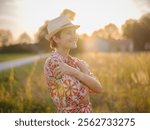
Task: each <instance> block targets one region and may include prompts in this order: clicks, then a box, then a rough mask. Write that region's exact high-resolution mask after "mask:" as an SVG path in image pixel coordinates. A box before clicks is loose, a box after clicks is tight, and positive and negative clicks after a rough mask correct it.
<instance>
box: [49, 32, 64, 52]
mask: <svg viewBox="0 0 150 130" xmlns="http://www.w3.org/2000/svg"><path fill="white" fill-rule="evenodd" d="M61 32H62V31H59V32H57V33H56V34H54V35H53V36H56V37H58V38H60V35H61ZM53 36H52V37H51V39H50V48H51V49H52V50H54V49H55V48H56V47H57V43H56V42H55V41H54V39H53Z"/></svg>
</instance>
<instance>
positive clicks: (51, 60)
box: [44, 52, 61, 69]
mask: <svg viewBox="0 0 150 130" xmlns="http://www.w3.org/2000/svg"><path fill="white" fill-rule="evenodd" d="M60 60H61V59H60V57H59V56H57V55H56V54H55V53H53V52H52V53H51V55H50V56H49V57H48V58H47V59H46V61H45V65H44V67H50V68H52V69H53V68H55V67H56V66H57V65H58V62H59V61H60Z"/></svg>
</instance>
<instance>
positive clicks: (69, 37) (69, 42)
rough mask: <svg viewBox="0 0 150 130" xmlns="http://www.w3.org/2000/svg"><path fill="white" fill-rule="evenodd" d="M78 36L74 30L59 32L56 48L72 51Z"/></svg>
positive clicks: (68, 29)
mask: <svg viewBox="0 0 150 130" xmlns="http://www.w3.org/2000/svg"><path fill="white" fill-rule="evenodd" d="M77 41H78V36H77V34H76V29H75V28H67V29H64V30H62V31H61V34H60V37H59V40H58V44H57V45H58V47H63V48H65V49H73V48H76V47H77Z"/></svg>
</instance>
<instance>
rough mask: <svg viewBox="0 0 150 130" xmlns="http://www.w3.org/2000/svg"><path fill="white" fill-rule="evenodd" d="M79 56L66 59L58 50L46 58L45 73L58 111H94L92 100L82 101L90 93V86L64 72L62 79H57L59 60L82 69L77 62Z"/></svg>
mask: <svg viewBox="0 0 150 130" xmlns="http://www.w3.org/2000/svg"><path fill="white" fill-rule="evenodd" d="M76 60H77V58H74V57H71V56H68V60H67V61H65V60H64V59H63V57H62V56H61V55H60V54H59V53H58V52H55V51H54V52H52V53H51V56H50V57H49V58H48V59H47V60H46V62H45V65H44V74H45V77H46V81H47V85H48V90H49V93H50V96H51V98H52V100H53V102H54V104H55V105H56V107H57V109H58V112H67V113H69V112H70V113H74V112H81V113H89V112H92V105H91V102H90V101H88V103H87V104H83V103H82V102H81V101H82V100H83V99H84V97H85V96H87V95H89V92H92V90H89V89H88V87H87V86H86V85H85V84H83V83H82V82H81V81H79V80H78V79H76V78H75V77H72V76H70V75H65V74H63V75H62V77H61V78H60V79H56V78H55V77H54V74H53V70H54V68H55V67H57V66H58V62H59V61H63V62H65V63H66V64H68V65H69V66H71V67H74V68H76V69H78V70H79V71H80V69H79V68H78V66H77V63H76Z"/></svg>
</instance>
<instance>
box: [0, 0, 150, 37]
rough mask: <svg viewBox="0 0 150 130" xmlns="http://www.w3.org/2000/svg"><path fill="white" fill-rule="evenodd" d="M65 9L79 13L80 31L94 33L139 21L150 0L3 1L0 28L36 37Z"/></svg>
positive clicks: (1, 0) (77, 15) (0, 12)
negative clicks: (39, 31)
mask: <svg viewBox="0 0 150 130" xmlns="http://www.w3.org/2000/svg"><path fill="white" fill-rule="evenodd" d="M65 8H68V9H71V10H73V11H74V12H76V17H75V21H73V23H76V24H80V25H81V27H80V29H79V30H78V32H79V33H87V34H91V33H92V32H93V31H94V30H97V29H99V28H102V27H103V26H105V25H107V24H108V23H110V22H112V23H114V24H116V25H117V26H118V27H120V26H121V25H122V24H123V23H124V22H125V20H127V19H129V18H133V19H138V18H139V17H140V16H141V15H143V14H144V13H146V12H148V11H150V0H0V28H3V29H10V30H11V31H12V33H13V35H14V36H15V37H17V36H18V35H19V34H20V33H22V32H27V33H28V34H29V35H30V36H33V34H34V33H35V32H37V30H38V28H39V27H40V26H41V25H42V24H43V23H44V21H46V20H48V19H52V18H55V17H57V16H58V15H59V14H60V13H61V12H62V11H63V10H64V9H65Z"/></svg>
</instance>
